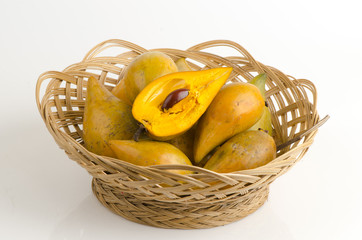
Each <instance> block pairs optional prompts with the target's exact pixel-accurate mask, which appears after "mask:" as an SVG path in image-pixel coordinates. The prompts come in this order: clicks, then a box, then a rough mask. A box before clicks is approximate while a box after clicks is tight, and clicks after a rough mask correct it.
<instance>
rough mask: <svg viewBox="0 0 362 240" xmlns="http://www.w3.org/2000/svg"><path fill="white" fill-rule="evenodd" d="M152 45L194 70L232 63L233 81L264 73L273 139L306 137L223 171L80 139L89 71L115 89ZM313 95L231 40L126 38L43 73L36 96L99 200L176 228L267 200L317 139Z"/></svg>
mask: <svg viewBox="0 0 362 240" xmlns="http://www.w3.org/2000/svg"><path fill="white" fill-rule="evenodd" d="M220 50H225V51H226V52H230V51H233V52H234V53H233V55H232V56H226V57H225V56H224V57H222V56H219V55H217V54H215V53H213V51H214V52H220ZM147 51H160V52H163V53H165V54H167V55H169V56H170V57H171V58H172V59H174V60H177V59H178V58H180V57H184V58H186V60H187V61H188V63H189V65H190V67H191V68H192V69H193V70H202V69H208V68H216V67H223V66H227V67H232V68H233V72H232V73H231V75H230V78H229V81H233V82H237V81H239V82H246V81H249V80H250V79H252V78H253V77H254V76H256V75H257V74H260V73H267V76H268V79H267V87H266V89H267V91H266V98H267V99H266V101H267V103H268V106H269V109H270V111H271V114H272V124H273V128H274V138H275V141H276V144H277V145H280V144H282V143H285V142H288V141H289V140H291V139H295V138H296V137H298V136H302V135H303V137H302V138H301V139H300V140H298V141H296V142H294V143H293V144H290V145H288V146H286V147H284V148H283V149H280V150H278V152H277V158H276V159H274V160H273V161H272V162H270V163H268V164H266V165H264V166H262V167H259V168H255V169H250V170H243V171H238V172H233V173H224V174H220V173H215V172H212V171H209V170H206V169H203V168H200V167H196V166H185V165H157V166H150V167H142V166H136V165H133V164H131V163H127V162H124V161H121V160H118V159H114V158H109V157H104V156H99V155H96V154H94V153H92V152H89V151H88V150H87V149H86V148H85V147H84V145H83V139H82V136H83V130H82V129H83V125H82V123H83V112H84V104H85V97H86V92H87V80H88V78H89V77H91V76H94V77H96V78H97V79H99V81H100V82H101V83H102V84H104V85H105V86H106V87H107V88H108V89H109V90H111V89H112V88H113V87H114V86H115V85H116V84H117V83H118V82H119V81H120V80H121V79H122V77H123V75H124V71H125V67H126V66H127V65H128V64H129V63H130V62H131V61H132V59H134V58H135V57H137V56H138V55H140V54H142V53H145V52H147ZM316 100H317V93H316V89H315V87H314V85H313V83H312V82H310V81H308V80H306V79H295V78H293V77H291V76H289V75H285V74H283V73H282V72H281V71H279V70H277V69H276V68H274V67H270V66H266V65H264V64H262V63H260V62H258V61H256V60H255V59H254V58H253V57H252V56H251V55H250V54H249V53H248V52H247V51H246V50H245V49H244V48H243V47H242V46H240V45H239V44H237V43H235V42H232V41H228V40H216V41H209V42H205V43H201V44H198V45H195V46H193V47H191V48H189V49H188V50H177V49H168V48H167V49H166V48H162V49H152V50H146V49H144V48H142V47H140V46H137V45H135V44H133V43H130V42H126V41H123V40H119V39H112V40H107V41H104V42H102V43H100V44H98V45H97V46H95V47H94V48H93V49H91V50H90V51H89V52H88V53H87V54H86V56H85V57H84V59H83V60H82V61H81V62H79V63H76V64H72V65H70V66H69V67H67V68H66V69H64V70H63V71H61V72H59V71H49V72H46V73H44V74H42V75H41V76H40V77H39V79H38V82H37V86H36V101H37V104H38V108H39V112H40V114H41V116H42V118H43V120H44V122H45V125H46V127H47V128H48V130H49V132H50V133H51V134H52V136H53V137H54V139H55V141H56V143H57V144H58V145H59V147H60V148H62V149H63V150H64V151H65V152H66V153H67V155H68V156H69V158H70V159H72V160H74V161H76V162H77V163H78V164H79V165H80V166H82V167H83V168H85V169H86V170H87V171H88V172H89V174H91V175H92V176H93V181H92V189H93V192H94V194H95V195H96V197H97V198H98V200H99V201H100V202H101V203H102V204H103V205H104V206H106V207H107V208H108V209H110V210H111V211H113V212H114V213H116V214H118V215H120V216H123V217H124V218H126V219H129V220H131V221H134V222H137V223H141V224H146V225H151V226H156V227H161V228H175V229H198V228H211V227H215V226H221V225H225V224H228V223H231V222H235V221H237V220H239V219H241V218H243V217H245V216H247V215H249V214H250V213H252V212H254V211H256V210H257V209H258V208H259V207H260V206H262V205H263V203H264V202H265V201H266V199H267V197H268V193H269V184H270V183H272V182H273V181H274V180H275V179H276V178H277V177H279V176H280V175H282V174H283V173H285V172H286V171H288V169H289V168H291V167H292V166H293V165H294V164H295V163H296V162H297V161H299V160H300V159H301V158H302V157H303V156H304V154H305V153H306V152H307V150H308V148H309V147H310V145H311V144H312V143H313V139H314V137H315V135H316V133H317V130H316V129H315V130H314V131H309V132H308V134H305V133H306V131H307V130H308V129H310V128H311V127H312V126H314V125H315V124H316V123H317V122H318V121H319V115H318V113H317V110H316ZM170 169H184V170H191V171H193V172H194V174H190V175H179V174H175V173H173V172H170V171H167V170H170Z"/></svg>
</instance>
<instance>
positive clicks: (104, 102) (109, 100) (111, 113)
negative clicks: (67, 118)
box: [83, 77, 138, 157]
mask: <svg viewBox="0 0 362 240" xmlns="http://www.w3.org/2000/svg"><path fill="white" fill-rule="evenodd" d="M83 128H84V131H83V139H84V144H85V147H86V148H87V149H88V150H89V151H91V152H93V153H96V154H99V155H104V156H109V157H114V156H115V155H114V153H113V151H112V150H111V149H110V147H109V140H112V139H131V138H132V136H133V134H134V132H135V131H136V130H137V128H138V126H137V122H136V121H135V120H134V119H133V117H132V113H131V107H130V106H129V105H127V104H126V103H124V102H123V101H121V100H119V99H118V98H117V97H115V96H113V95H112V94H111V93H110V92H109V91H108V90H107V89H106V88H105V87H104V86H103V85H101V84H100V83H99V82H98V80H97V79H95V78H94V77H90V78H89V80H88V87H87V98H86V102H85V110H84V119H83Z"/></svg>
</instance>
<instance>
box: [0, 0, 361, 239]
mask: <svg viewBox="0 0 362 240" xmlns="http://www.w3.org/2000/svg"><path fill="white" fill-rule="evenodd" d="M358 2H359V1H358V0H356V1H347V0H345V1H316V0H313V1H309V0H304V1H226V0H224V1H211V0H209V1H187V0H183V1H155V0H153V1H59V2H56V1H3V0H1V1H0V36H1V37H0V99H1V101H0V109H1V111H0V114H1V115H0V123H1V124H0V239H4V240H7V239H37V240H42V239H50V240H55V239H62V240H64V239H67V240H69V239H158V240H162V239H167V240H169V239H175V240H176V239H210V240H211V239H269V240H271V239H360V238H359V237H360V230H359V228H360V227H361V226H362V220H361V215H362V205H361V202H362V195H361V190H362V177H361V175H362V174H361V169H362V152H361V143H362V140H361V139H362V138H361V136H362V131H361V106H360V105H361V97H360V92H361V89H362V74H361V70H362V60H361V59H362V46H361V43H362V27H361V25H362V24H361V23H362V14H361V13H360V11H361V6H360V4H358ZM110 38H119V39H124V40H128V41H131V42H134V43H136V44H138V45H141V46H143V47H144V48H149V49H151V48H159V47H171V48H178V49H186V48H188V47H190V46H192V45H195V44H197V43H200V42H203V41H207V40H214V39H229V40H233V41H236V42H238V43H240V44H241V45H242V46H244V47H245V48H246V49H247V50H248V51H249V52H250V53H251V54H252V55H253V56H254V57H255V58H256V59H257V60H258V61H260V62H262V63H265V64H267V65H271V66H274V67H276V68H278V69H280V70H281V71H283V72H284V73H286V74H290V75H292V76H294V77H297V78H307V79H309V80H311V81H313V82H314V83H315V85H316V86H317V89H318V110H319V113H320V115H321V117H323V116H324V115H326V114H329V115H330V116H331V119H330V120H329V121H328V122H327V123H326V124H325V125H324V126H323V127H322V128H321V129H320V131H319V132H318V134H317V136H316V138H315V143H314V144H313V145H312V147H311V148H310V150H309V151H308V153H307V154H306V156H305V157H304V158H303V159H302V160H301V161H300V162H298V163H297V164H296V165H295V166H294V167H293V168H292V169H291V170H290V171H289V172H287V173H286V174H285V175H283V176H281V177H280V178H279V179H277V180H276V181H275V182H274V183H272V185H271V187H270V196H269V200H268V201H267V202H266V204H265V205H264V206H263V207H262V208H260V209H259V210H258V211H257V212H255V213H254V214H252V215H250V216H248V217H247V218H245V219H243V220H241V221H238V222H236V223H233V224H230V225H227V226H224V227H218V228H213V229H208V230H165V229H158V228H153V227H148V226H143V225H139V224H135V223H132V222H129V221H127V220H124V219H123V218H121V217H119V216H117V215H115V214H113V213H111V212H110V211H109V210H107V209H106V208H104V207H103V206H102V205H101V204H100V203H99V202H98V201H97V200H96V198H95V197H94V196H93V194H92V192H91V187H90V184H91V177H90V175H89V174H88V173H87V172H86V171H85V170H84V169H83V168H81V167H80V166H79V165H77V164H76V163H75V162H73V161H71V160H69V159H68V158H67V156H66V155H65V153H64V152H62V151H61V150H60V149H59V148H58V147H57V145H56V144H55V142H54V141H53V139H52V137H51V135H50V134H49V133H48V132H47V130H46V127H45V125H44V124H43V122H42V120H41V118H40V115H39V113H38V111H37V108H36V104H35V94H34V93H35V83H36V81H37V78H38V76H39V75H40V74H41V73H43V72H45V71H48V70H62V69H63V68H65V67H66V66H68V65H69V64H72V63H75V62H78V61H80V60H81V59H82V57H83V56H84V54H85V53H86V52H87V51H88V50H89V49H90V48H91V47H93V46H94V45H96V44H97V43H99V42H101V41H103V40H106V39H110Z"/></svg>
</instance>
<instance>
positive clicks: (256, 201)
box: [92, 178, 269, 229]
mask: <svg viewBox="0 0 362 240" xmlns="http://www.w3.org/2000/svg"><path fill="white" fill-rule="evenodd" d="M92 190H93V193H94V194H95V195H96V197H97V199H98V200H99V201H100V202H101V203H102V204H103V205H104V206H105V207H107V208H108V209H110V210H111V211H112V212H114V213H116V214H118V215H120V216H122V217H124V218H126V219H128V220H130V221H133V222H136V223H140V224H144V225H149V226H154V227H159V228H172V229H202V228H212V227H217V226H223V225H226V224H228V223H232V222H235V221H238V220H240V219H242V218H244V217H246V216H248V215H249V214H251V213H253V212H255V211H256V210H257V209H258V208H260V207H261V206H262V205H263V204H264V202H265V201H266V200H267V198H268V193H269V188H268V187H265V188H262V189H259V190H258V191H256V192H253V194H247V195H250V197H248V196H247V195H243V196H241V197H240V199H236V200H235V201H232V202H223V201H220V202H217V203H210V204H205V203H192V204H186V203H174V202H160V201H156V200H147V201H140V200H139V199H137V198H135V197H133V196H131V195H127V196H126V195H125V194H124V193H122V192H118V191H117V189H114V188H112V187H110V186H108V185H107V184H105V183H104V182H102V181H100V180H99V179H96V178H94V179H93V181H92Z"/></svg>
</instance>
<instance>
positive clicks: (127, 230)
mask: <svg viewBox="0 0 362 240" xmlns="http://www.w3.org/2000/svg"><path fill="white" fill-rule="evenodd" d="M203 236H208V237H207V238H208V239H220V236H224V237H225V238H226V239H263V238H267V239H268V240H273V239H293V236H292V235H291V233H290V231H289V229H288V226H287V225H286V224H285V223H284V222H283V221H281V220H280V218H278V216H277V215H276V214H275V213H274V212H273V210H272V209H271V207H270V205H269V204H268V203H266V204H265V205H264V206H262V207H261V208H260V209H259V210H258V211H256V212H255V213H254V214H252V215H249V216H248V217H246V218H244V219H242V220H240V221H238V222H235V223H231V224H228V225H226V226H223V227H216V228H212V229H197V230H177V229H161V228H155V227H150V226H145V225H141V224H138V223H133V222H131V221H128V220H126V219H124V218H122V217H120V216H118V215H116V214H114V213H112V212H111V211H109V210H108V209H106V208H105V207H103V206H102V205H101V203H99V202H98V200H97V199H96V197H95V196H93V195H89V196H88V197H86V198H85V199H84V200H83V201H82V202H81V203H80V204H79V206H78V207H76V208H75V209H74V210H73V211H72V212H70V213H69V214H68V215H66V216H64V217H63V218H61V220H60V221H59V222H58V223H57V224H56V225H55V227H54V229H53V231H52V233H51V235H50V237H49V240H64V239H67V240H73V239H74V240H75V239H127V238H129V239H167V240H169V239H203V238H202V237H203Z"/></svg>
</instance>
